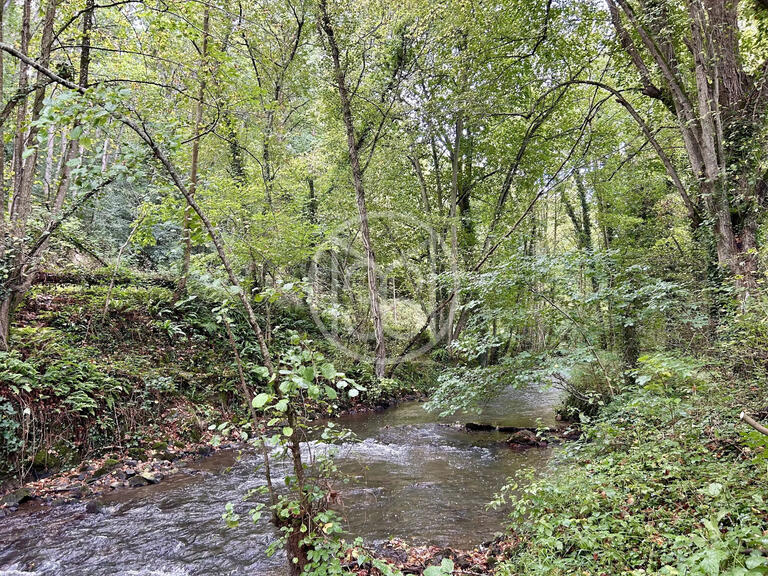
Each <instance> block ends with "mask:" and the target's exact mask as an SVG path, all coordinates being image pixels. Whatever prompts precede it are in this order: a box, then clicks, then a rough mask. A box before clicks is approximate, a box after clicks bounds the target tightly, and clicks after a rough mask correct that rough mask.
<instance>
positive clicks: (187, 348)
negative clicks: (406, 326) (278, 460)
mask: <svg viewBox="0 0 768 576" xmlns="http://www.w3.org/2000/svg"><path fill="white" fill-rule="evenodd" d="M38 280H39V281H38V283H37V284H36V285H35V287H34V288H33V289H32V290H31V291H30V293H29V294H28V295H27V298H26V299H25V301H24V303H23V305H22V307H21V308H20V310H19V312H18V314H17V322H16V323H15V325H14V328H13V339H14V342H16V343H17V345H16V347H15V350H14V351H13V352H11V353H0V416H1V418H0V502H2V501H3V500H4V499H5V500H6V502H5V505H4V506H5V507H6V508H8V507H13V506H15V505H16V503H17V501H18V500H21V499H28V498H41V499H46V500H50V501H54V500H55V501H59V500H61V499H62V498H65V499H74V498H80V497H83V495H88V494H91V493H93V492H97V493H99V492H103V491H105V490H109V489H110V488H111V487H113V486H123V485H125V484H126V483H128V482H133V483H138V482H140V480H138V479H133V478H138V477H140V476H141V474H143V473H145V474H146V475H153V476H154V478H155V479H157V478H158V477H161V476H167V475H168V474H171V473H172V471H173V469H174V468H175V467H176V463H177V462H182V461H185V460H189V459H190V458H196V457H198V455H199V454H201V453H208V452H210V451H212V450H216V449H217V447H218V446H219V445H221V444H223V445H229V444H232V443H235V444H236V443H238V442H240V441H242V440H245V439H246V438H247V436H248V435H250V431H251V423H250V421H249V420H250V415H249V412H248V411H247V410H246V408H245V402H244V400H243V398H242V391H241V386H240V384H239V379H238V369H237V366H236V364H235V362H234V360H233V353H232V343H231V341H230V340H229V338H228V337H227V335H226V331H225V330H224V329H223V327H222V325H221V322H220V321H218V320H217V317H216V315H215V314H214V313H213V312H212V310H214V309H216V307H217V305H218V302H217V301H215V300H210V301H208V300H203V299H202V298H201V297H200V298H198V297H189V298H186V299H184V300H178V301H177V300H175V299H174V297H173V292H172V288H173V286H174V283H173V282H171V281H170V280H168V279H167V278H164V277H159V276H151V275H134V274H131V275H126V274H119V275H118V276H117V277H116V278H115V282H114V285H113V286H112V287H111V288H110V281H111V280H112V273H111V271H107V270H101V271H98V270H97V271H91V272H89V273H87V274H84V273H66V272H62V271H59V272H57V273H49V274H42V275H41V276H40V278H39V279H38ZM107 302H108V303H109V304H108V305H107ZM270 318H271V320H272V322H274V323H275V324H277V323H281V324H285V325H287V326H290V327H292V328H295V329H296V330H301V331H304V332H305V333H307V334H309V335H310V337H311V336H312V334H313V332H314V330H315V327H314V324H313V323H312V322H311V320H309V319H308V318H307V313H306V311H305V310H302V309H301V308H300V307H297V308H295V309H293V308H278V307H276V306H273V307H272V309H271V311H270ZM219 320H220V319H219ZM229 322H230V323H231V327H232V330H233V333H234V334H235V337H236V339H237V342H238V344H239V345H240V346H245V347H249V346H250V347H251V348H254V347H255V345H254V343H253V342H251V341H250V340H249V338H250V337H251V336H250V332H249V331H248V329H247V327H245V324H246V323H245V321H244V320H243V319H242V318H240V317H239V316H237V315H232V317H231V318H230V319H229ZM266 325H267V324H265V326H266ZM287 337H288V336H287V330H282V331H280V332H278V333H276V334H275V335H274V336H273V340H272V345H273V346H274V347H275V349H277V350H279V349H280V348H281V346H283V345H284V343H283V342H282V339H286V338H287ZM321 343H322V342H321ZM325 352H326V355H327V357H328V358H329V360H331V361H332V362H334V363H335V365H336V366H337V368H338V369H340V370H344V371H345V372H346V373H347V374H349V376H350V377H352V378H355V380H356V381H357V382H359V383H360V384H361V385H363V386H365V387H366V391H365V392H363V393H362V394H360V395H359V396H357V397H356V398H348V397H346V395H340V396H339V398H338V400H337V401H335V402H334V404H333V405H330V404H322V405H321V404H317V405H314V404H312V403H311V402H308V403H307V406H306V408H307V409H310V410H312V411H314V414H315V416H316V417H328V416H338V415H339V414H343V413H346V412H355V411H369V410H376V409H383V408H385V407H387V406H391V405H392V404H393V403H396V402H399V401H402V400H403V399H409V398H416V397H423V395H424V389H425V387H426V386H427V384H428V383H427V380H426V378H427V377H428V376H424V375H419V374H417V373H416V372H415V371H414V372H413V373H410V372H409V373H406V374H405V378H402V379H399V380H388V381H386V382H384V383H381V384H370V381H371V375H370V374H369V373H368V372H367V371H366V367H365V366H362V365H360V364H355V363H353V362H351V361H350V360H348V359H347V358H345V357H337V356H336V355H335V354H334V350H333V349H328V350H326V351H325ZM246 370H248V371H250V373H249V382H251V383H252V386H253V387H254V392H253V393H256V392H258V390H257V386H258V385H259V382H261V380H260V379H259V376H258V374H259V372H258V371H259V368H258V366H257V365H256V364H254V363H253V362H247V363H246ZM422 376H423V377H424V379H422ZM366 385H367V386H366ZM133 462H136V464H134V463H133ZM123 475H125V477H123ZM20 479H23V483H22V482H20ZM132 479H133V480H132ZM148 481H149V480H148ZM22 484H23V486H22ZM21 488H23V489H24V490H26V491H27V492H19V493H18V494H17V495H15V496H9V495H11V494H13V493H14V492H16V491H17V490H19V489H21ZM6 497H8V498H6Z"/></svg>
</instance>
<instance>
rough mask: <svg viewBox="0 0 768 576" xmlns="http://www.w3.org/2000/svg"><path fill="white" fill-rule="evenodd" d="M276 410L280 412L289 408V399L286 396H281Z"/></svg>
mask: <svg viewBox="0 0 768 576" xmlns="http://www.w3.org/2000/svg"><path fill="white" fill-rule="evenodd" d="M275 410H277V411H278V412H285V411H286V410H288V400H287V399H286V398H281V399H280V401H279V402H278V403H277V404H275Z"/></svg>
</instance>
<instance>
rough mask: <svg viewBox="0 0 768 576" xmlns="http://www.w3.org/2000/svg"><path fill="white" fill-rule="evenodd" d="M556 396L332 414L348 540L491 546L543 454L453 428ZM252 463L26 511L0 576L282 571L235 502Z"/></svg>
mask: <svg viewBox="0 0 768 576" xmlns="http://www.w3.org/2000/svg"><path fill="white" fill-rule="evenodd" d="M559 396H560V394H559V391H557V390H553V389H550V390H543V391H539V390H528V391H522V390H509V391H508V392H507V393H506V394H505V395H504V396H503V397H501V398H499V399H497V400H496V401H494V402H493V403H491V404H489V405H487V406H486V407H485V409H484V410H483V413H482V415H480V416H477V415H472V416H469V415H459V416H453V417H450V418H446V419H440V418H438V417H436V416H435V415H434V414H431V413H429V412H427V411H426V410H424V407H423V405H422V404H420V403H418V402H408V403H405V404H401V405H399V406H397V407H395V408H390V409H388V410H385V411H383V412H378V413H366V414H357V415H351V416H345V417H342V418H340V419H339V420H338V421H337V422H338V424H339V425H340V426H344V427H347V428H349V429H350V430H352V431H353V432H354V433H355V434H356V436H357V438H358V440H359V441H358V442H350V443H347V444H344V445H342V446H341V447H340V452H339V456H338V458H337V463H338V466H339V468H340V470H341V471H342V472H343V473H344V474H345V475H347V476H348V477H349V479H350V481H349V483H347V484H341V483H339V484H338V486H336V485H334V489H338V490H339V492H340V495H341V502H340V504H339V505H338V509H339V511H340V512H341V513H342V515H343V517H344V519H345V521H346V527H347V529H348V530H349V533H350V537H356V536H361V537H363V538H364V539H365V540H366V541H367V542H368V543H369V544H371V545H374V546H375V545H377V544H382V543H383V542H385V541H387V540H388V539H389V538H391V537H399V538H403V539H405V540H407V541H409V542H414V543H419V544H426V543H428V544H436V545H440V546H450V547H456V548H469V547H472V546H474V545H477V544H480V543H482V542H483V541H487V540H489V539H491V538H492V537H493V536H494V534H495V533H497V532H500V531H501V529H502V523H503V520H504V512H503V511H500V510H496V511H493V510H487V509H486V504H487V503H488V502H489V501H490V500H491V499H492V498H493V496H494V493H495V492H496V491H497V490H498V489H499V487H500V486H503V485H504V483H505V479H506V478H508V477H510V476H512V475H514V474H515V472H516V471H517V470H519V469H521V468H526V467H534V468H536V469H541V468H543V467H544V466H545V465H546V463H547V461H548V460H549V457H550V455H551V450H546V449H533V450H528V451H525V452H519V451H512V450H510V449H509V448H507V447H506V445H505V444H504V442H503V440H504V435H503V434H501V433H498V432H466V431H465V430H464V429H463V427H462V426H461V425H458V424H457V422H459V423H460V422H465V421H469V420H470V419H471V420H472V421H475V422H483V423H491V424H494V425H497V426H498V425H507V426H532V425H536V422H537V419H540V420H541V421H542V422H543V423H544V424H551V423H552V422H553V421H554V408H555V406H556V404H557V403H558V401H559ZM308 449H322V446H318V445H313V446H311V447H308ZM258 462H259V458H258V457H257V456H256V455H255V454H245V455H243V456H241V457H238V454H237V453H235V452H233V451H229V452H227V451H224V452H220V453H217V454H216V455H214V456H212V457H210V458H208V459H206V460H204V461H202V462H197V463H195V464H193V465H190V466H189V468H187V469H186V470H185V471H184V472H182V473H180V474H177V475H175V476H173V477H171V478H169V479H167V480H165V481H163V482H162V483H160V484H156V485H150V486H145V487H141V488H136V489H120V490H116V491H115V492H112V493H111V494H109V495H107V496H104V497H102V498H101V500H100V503H101V504H102V507H101V508H100V510H99V511H98V512H97V513H87V512H86V510H85V505H84V504H72V505H62V506H58V507H54V508H41V507H39V506H37V507H35V506H34V505H33V506H29V505H27V506H26V507H22V509H20V510H19V512H18V513H16V514H14V515H12V516H9V517H6V518H3V519H2V521H0V544H1V546H0V576H11V575H14V576H20V575H27V574H40V575H50V576H54V575H56V576H58V575H63V574H67V575H80V574H82V575H86V574H87V575H88V576H107V575H109V576H116V575H126V576H127V575H131V576H160V575H169V576H170V575H179V576H181V575H184V576H187V575H200V576H203V575H205V576H240V575H243V576H244V575H249V576H252V575H254V574H264V575H273V574H274V575H279V574H282V573H283V570H284V565H285V560H284V559H283V557H282V555H281V554H278V555H277V556H275V557H273V558H268V557H267V555H266V553H265V550H266V548H267V546H268V544H269V542H270V541H271V540H272V538H273V531H272V528H271V526H270V524H269V523H268V521H267V519H266V518H263V519H262V520H260V521H259V522H258V523H257V524H253V523H252V522H251V521H250V518H249V517H248V516H247V514H246V513H244V508H243V506H241V505H240V504H239V503H240V502H241V500H242V498H243V496H244V495H245V494H246V493H247V492H248V491H249V490H250V489H252V488H255V487H257V486H258V485H259V484H260V483H262V482H263V479H262V476H261V475H260V474H259V473H258V472H257V471H254V470H255V467H256V465H257V464H258ZM228 501H229V502H233V503H237V506H236V509H237V510H238V511H241V515H242V517H243V520H241V523H240V526H239V527H237V528H227V527H226V526H225V524H224V522H223V520H222V519H221V514H222V512H223V511H224V505H225V504H226V503H227V502H228ZM350 539H351V538H350Z"/></svg>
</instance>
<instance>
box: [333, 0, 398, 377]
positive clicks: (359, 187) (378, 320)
mask: <svg viewBox="0 0 768 576" xmlns="http://www.w3.org/2000/svg"><path fill="white" fill-rule="evenodd" d="M320 11H321V26H322V28H323V31H324V32H325V34H326V36H327V37H328V45H329V47H330V51H331V58H332V60H333V69H334V75H335V76H336V86H337V88H338V91H339V100H340V102H341V112H342V117H343V119H344V128H345V131H346V136H347V150H348V153H349V163H350V166H351V168H352V183H353V184H354V187H355V195H356V196H357V211H358V214H359V216H360V237H361V239H362V241H363V246H364V248H365V255H366V266H367V272H368V296H369V299H370V304H371V315H372V316H373V331H374V336H375V339H376V351H375V355H376V359H375V366H374V372H375V374H376V377H377V378H383V377H384V371H385V368H386V363H387V351H386V345H385V342H384V323H383V319H382V315H381V307H380V303H379V292H378V288H377V279H376V255H375V253H374V251H373V245H372V244H371V232H370V229H369V226H368V208H367V206H366V200H365V188H364V186H363V175H362V171H361V169H360V159H359V157H358V143H357V138H356V136H355V125H354V121H353V120H352V106H351V103H350V99H349V92H348V90H347V80H346V74H345V72H344V70H343V69H342V66H341V55H340V53H339V47H338V44H337V43H336V35H335V32H334V28H333V24H332V23H331V19H330V17H329V15H328V8H327V5H326V2H325V0H320Z"/></svg>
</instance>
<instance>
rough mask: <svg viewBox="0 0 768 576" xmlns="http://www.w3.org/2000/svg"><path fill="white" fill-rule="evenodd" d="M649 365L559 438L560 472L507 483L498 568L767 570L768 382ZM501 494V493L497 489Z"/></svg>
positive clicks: (502, 571)
mask: <svg viewBox="0 0 768 576" xmlns="http://www.w3.org/2000/svg"><path fill="white" fill-rule="evenodd" d="M669 376H671V378H670V377H662V376H659V375H657V376H654V377H652V378H650V379H649V380H646V384H645V385H644V386H635V387H633V388H632V389H630V390H628V391H627V392H625V393H623V394H621V395H619V396H618V397H616V398H615V399H614V400H613V402H611V403H610V404H609V405H608V406H606V407H605V408H604V410H603V411H602V412H601V414H600V415H599V416H598V417H597V418H596V419H595V420H593V421H591V422H588V423H586V424H585V425H584V427H583V430H584V441H583V442H578V443H573V444H568V445H566V447H565V448H563V454H564V459H563V460H562V461H561V462H560V465H559V466H558V474H557V475H553V476H547V477H546V478H543V479H540V480H538V481H533V482H527V481H526V479H527V478H528V477H526V476H525V475H523V476H521V477H518V478H513V479H511V480H510V483H509V485H508V486H506V487H505V488H504V492H505V493H506V498H505V499H504V500H505V505H506V506H509V508H510V510H511V514H510V516H509V529H510V536H509V538H508V539H507V540H508V542H509V545H508V546H506V547H505V550H504V553H503V554H501V555H500V557H499V558H498V562H499V565H498V568H497V569H496V571H495V574H498V575H499V576H513V575H515V576H516V575H522V574H525V575H526V576H535V575H542V576H544V575H546V576H552V575H558V574H563V575H565V574H575V573H577V572H578V573H579V574H584V575H587V574H590V575H600V574H606V575H607V574H610V575H614V574H632V575H640V574H665V575H673V574H690V575H709V576H715V575H719V574H723V575H725V574H728V575H731V576H736V575H749V576H757V575H758V574H765V573H766V572H767V571H768V528H767V527H768V499H767V498H766V496H765V486H766V482H767V481H768V467H767V466H766V463H767V462H768V460H766V457H768V453H766V447H768V436H764V435H762V434H760V433H758V432H757V431H755V430H753V429H752V428H750V427H749V426H747V425H746V424H744V423H743V422H741V421H740V420H739V414H740V412H741V411H742V410H744V411H746V412H747V413H751V414H754V415H756V417H757V418H758V419H765V418H766V416H768V410H766V406H765V404H764V402H765V392H766V383H765V381H764V380H763V379H757V380H753V381H750V382H745V381H744V379H742V378H739V376H738V375H736V374H726V373H723V372H721V371H719V370H717V369H712V370H711V371H705V372H701V373H699V374H698V375H696V376H695V377H693V378H691V377H689V378H677V375H672V374H670V375H669ZM500 503H501V500H500Z"/></svg>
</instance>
